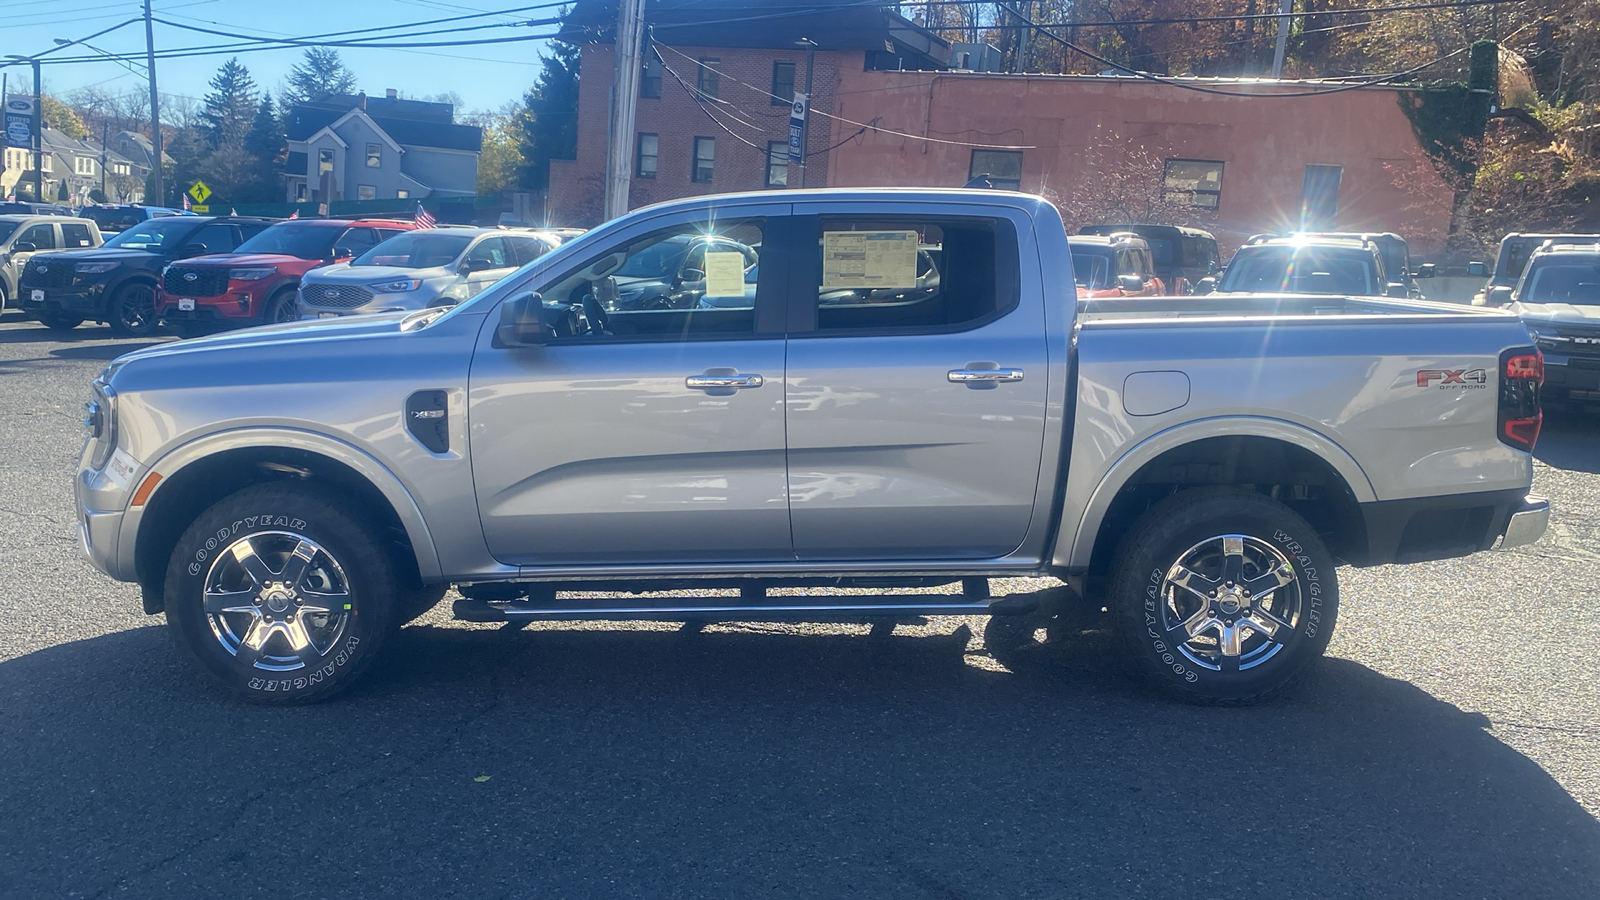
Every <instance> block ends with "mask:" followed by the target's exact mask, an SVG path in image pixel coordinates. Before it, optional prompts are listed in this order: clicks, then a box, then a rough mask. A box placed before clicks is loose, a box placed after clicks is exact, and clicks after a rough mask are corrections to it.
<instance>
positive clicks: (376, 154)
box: [367, 144, 383, 169]
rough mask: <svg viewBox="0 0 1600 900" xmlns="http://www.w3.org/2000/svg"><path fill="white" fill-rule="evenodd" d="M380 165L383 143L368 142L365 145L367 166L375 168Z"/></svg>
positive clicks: (381, 162)
mask: <svg viewBox="0 0 1600 900" xmlns="http://www.w3.org/2000/svg"><path fill="white" fill-rule="evenodd" d="M381 165H383V145H382V144H368V145H367V168H369V169H376V168H378V167H379V166H381Z"/></svg>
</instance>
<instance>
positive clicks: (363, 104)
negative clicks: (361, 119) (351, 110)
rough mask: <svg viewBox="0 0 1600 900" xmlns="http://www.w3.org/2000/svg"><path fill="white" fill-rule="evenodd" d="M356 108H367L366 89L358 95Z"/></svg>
mask: <svg viewBox="0 0 1600 900" xmlns="http://www.w3.org/2000/svg"><path fill="white" fill-rule="evenodd" d="M356 108H357V109H366V108H367V92H366V91H362V92H361V93H359V94H357V95H356Z"/></svg>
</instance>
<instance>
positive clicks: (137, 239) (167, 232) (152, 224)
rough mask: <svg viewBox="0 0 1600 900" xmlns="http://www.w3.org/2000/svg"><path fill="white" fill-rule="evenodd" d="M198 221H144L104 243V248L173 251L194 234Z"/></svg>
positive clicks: (174, 218)
mask: <svg viewBox="0 0 1600 900" xmlns="http://www.w3.org/2000/svg"><path fill="white" fill-rule="evenodd" d="M198 221H201V220H196V219H189V220H188V221H183V220H182V219H180V218H178V217H169V218H165V219H146V220H145V221H143V222H140V223H139V224H138V225H135V226H134V227H132V228H129V229H128V230H127V231H124V232H123V233H121V234H119V235H117V236H116V237H114V238H112V239H111V240H108V241H106V242H105V246H107V247H119V248H121V249H123V250H156V251H160V250H175V249H177V247H178V244H179V243H180V242H181V241H184V240H187V239H188V237H189V235H190V234H192V233H194V231H195V229H196V227H197V225H196V223H197V222H198Z"/></svg>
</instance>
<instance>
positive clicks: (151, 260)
mask: <svg viewBox="0 0 1600 900" xmlns="http://www.w3.org/2000/svg"><path fill="white" fill-rule="evenodd" d="M276 221H277V220H276V219H262V218H255V217H249V216H218V217H207V216H168V217H165V218H160V219H147V220H145V221H143V222H140V223H139V224H138V225H135V226H134V227H132V228H129V229H128V230H127V231H124V232H122V233H121V234H119V235H117V236H116V237H113V238H111V239H110V240H108V241H106V242H105V243H104V244H103V245H101V246H99V247H96V248H94V249H92V250H67V251H63V252H61V253H41V254H38V255H36V256H34V257H33V258H31V259H29V260H28V265H27V268H25V269H23V270H22V279H21V282H22V283H21V285H20V289H19V291H18V293H19V294H21V295H22V309H23V311H24V312H27V313H29V314H31V315H33V316H34V317H35V318H37V319H38V320H39V321H40V322H43V323H44V324H45V325H46V326H47V327H49V328H55V329H60V330H66V329H68V328H76V327H77V326H78V325H79V324H80V323H81V322H84V321H85V320H91V319H92V320H94V321H97V322H106V323H109V324H110V325H111V330H112V331H115V332H116V333H118V334H128V335H143V334H151V333H153V332H154V331H155V330H156V324H157V318H156V282H157V280H158V279H159V278H160V277H161V270H162V269H163V268H165V267H166V266H167V264H168V263H170V262H173V261H174V260H179V259H188V258H189V257H192V256H204V255H206V254H208V253H229V252H231V251H232V250H233V248H235V247H237V246H239V245H240V244H241V243H243V242H244V241H246V240H248V239H249V238H252V237H254V236H255V235H256V234H257V233H259V232H260V231H262V230H263V229H265V228H266V227H267V226H269V225H271V224H273V223H274V222H276Z"/></svg>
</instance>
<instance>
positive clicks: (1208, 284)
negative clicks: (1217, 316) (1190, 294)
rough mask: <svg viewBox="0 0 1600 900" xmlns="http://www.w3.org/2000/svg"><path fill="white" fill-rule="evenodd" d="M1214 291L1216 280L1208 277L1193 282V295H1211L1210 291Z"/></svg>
mask: <svg viewBox="0 0 1600 900" xmlns="http://www.w3.org/2000/svg"><path fill="white" fill-rule="evenodd" d="M1216 289H1217V279H1215V278H1212V277H1209V276H1208V277H1205V278H1202V279H1200V280H1199V281H1197V282H1195V285H1194V293H1195V294H1196V295H1199V294H1209V293H1211V292H1212V291H1214V290H1216Z"/></svg>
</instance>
